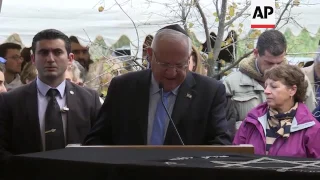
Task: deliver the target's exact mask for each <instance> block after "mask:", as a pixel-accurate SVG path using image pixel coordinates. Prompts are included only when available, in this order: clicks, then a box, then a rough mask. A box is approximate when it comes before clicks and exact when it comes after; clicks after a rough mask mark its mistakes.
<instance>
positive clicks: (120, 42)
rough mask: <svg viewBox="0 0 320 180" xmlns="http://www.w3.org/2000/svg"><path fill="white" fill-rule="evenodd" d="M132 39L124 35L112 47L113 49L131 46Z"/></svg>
mask: <svg viewBox="0 0 320 180" xmlns="http://www.w3.org/2000/svg"><path fill="white" fill-rule="evenodd" d="M130 42H131V41H130V39H129V38H128V36H126V35H122V36H121V37H120V38H119V40H118V41H117V42H116V43H114V44H113V45H112V48H113V49H117V48H121V47H123V46H130Z"/></svg>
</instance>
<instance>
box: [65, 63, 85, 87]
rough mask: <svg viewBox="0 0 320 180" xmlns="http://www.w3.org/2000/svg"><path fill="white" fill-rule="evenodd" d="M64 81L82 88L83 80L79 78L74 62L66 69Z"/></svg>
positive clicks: (78, 71)
mask: <svg viewBox="0 0 320 180" xmlns="http://www.w3.org/2000/svg"><path fill="white" fill-rule="evenodd" d="M65 78H66V80H68V81H70V82H72V83H75V84H77V85H79V86H83V80H82V79H81V78H80V70H79V68H78V66H77V64H76V61H73V62H72V63H71V64H70V65H69V66H68V68H67V71H66V73H65Z"/></svg>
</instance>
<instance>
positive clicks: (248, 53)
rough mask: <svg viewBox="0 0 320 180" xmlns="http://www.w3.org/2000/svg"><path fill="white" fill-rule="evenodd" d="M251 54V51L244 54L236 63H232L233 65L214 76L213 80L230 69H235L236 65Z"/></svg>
mask: <svg viewBox="0 0 320 180" xmlns="http://www.w3.org/2000/svg"><path fill="white" fill-rule="evenodd" d="M252 53H253V50H252V51H250V52H247V53H246V54H244V55H243V56H242V57H241V58H239V59H238V60H237V61H236V62H234V63H233V64H231V65H230V66H229V67H227V68H225V69H223V70H222V71H220V72H219V73H218V74H216V75H214V76H213V77H214V78H217V77H219V76H221V75H223V74H224V73H225V72H227V71H229V70H230V69H231V68H233V67H235V66H236V65H238V64H239V63H240V62H241V61H242V60H243V59H244V58H246V57H248V56H249V55H250V54H252Z"/></svg>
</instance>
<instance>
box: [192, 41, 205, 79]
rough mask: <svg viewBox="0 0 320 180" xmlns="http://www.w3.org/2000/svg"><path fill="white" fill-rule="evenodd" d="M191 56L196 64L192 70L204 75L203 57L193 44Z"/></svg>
mask: <svg viewBox="0 0 320 180" xmlns="http://www.w3.org/2000/svg"><path fill="white" fill-rule="evenodd" d="M191 56H192V57H193V59H194V60H195V64H196V66H195V67H194V68H193V69H192V71H193V72H195V73H198V74H201V75H206V74H205V70H204V67H203V64H202V61H203V58H202V56H201V55H200V52H199V51H198V50H197V48H196V47H195V46H192V52H191Z"/></svg>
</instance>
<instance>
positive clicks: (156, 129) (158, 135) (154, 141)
mask: <svg viewBox="0 0 320 180" xmlns="http://www.w3.org/2000/svg"><path fill="white" fill-rule="evenodd" d="M170 94H171V92H167V93H164V94H163V103H164V104H165V106H166V107H168V98H169V96H170ZM160 98H161V97H160ZM167 116H168V115H167V113H166V110H165V109H164V107H163V105H162V102H161V99H159V101H158V105H157V110H156V113H155V118H154V121H153V128H152V134H151V139H150V144H151V145H163V142H164V137H165V136H164V133H165V125H166V119H167Z"/></svg>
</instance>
